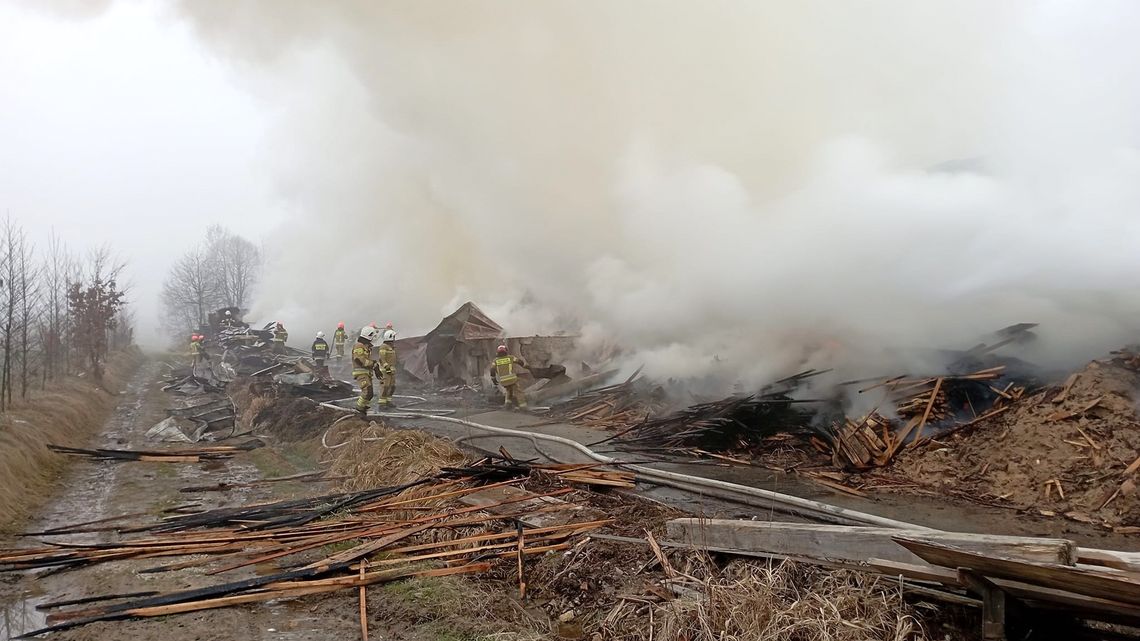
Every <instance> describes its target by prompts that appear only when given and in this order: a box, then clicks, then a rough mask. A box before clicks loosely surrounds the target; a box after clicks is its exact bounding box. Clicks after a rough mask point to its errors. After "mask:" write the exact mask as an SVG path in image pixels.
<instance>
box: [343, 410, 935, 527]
mask: <svg viewBox="0 0 1140 641" xmlns="http://www.w3.org/2000/svg"><path fill="white" fill-rule="evenodd" d="M342 409H343V408H342ZM385 416H387V417H390V418H401V419H410V418H418V419H426V420H432V421H444V422H447V423H455V424H457V425H463V426H466V427H471V428H474V429H477V430H481V431H484V432H488V433H491V434H502V435H504V436H514V437H518V438H524V439H528V440H530V441H531V443H532V444H534V445H537V443H536V440H541V441H547V442H551V443H557V444H559V445H563V446H566V447H569V448H572V449H574V450H577V451H578V452H580V453H582V454H583V455H585V456H587V457H588V458H590V459H591V460H594V461H596V462H598V463H602V464H605V465H613V466H616V467H620V468H623V469H626V470H629V471H631V472H634V473H635V474H637V475H639V476H641V477H642V478H644V479H646V480H648V481H651V482H653V483H656V484H658V485H664V486H667V487H673V488H676V489H680V490H685V491H688V492H697V493H701V494H706V495H709V496H715V497H718V498H726V499H728V500H732V501H736V502H742V503H746V504H750V505H756V504H757V502H759V504H760V505H762V506H763V507H768V508H773V509H777V510H779V511H781V512H787V513H791V514H799V515H804V516H810V517H811V518H814V519H816V520H820V521H825V522H829V523H838V524H843V525H851V524H857V525H871V526H878V527H888V528H895V529H908V530H930V529H932V528H927V527H923V526H920V525H915V524H913V523H907V522H905V521H896V520H894V519H889V518H886V517H882V516H876V515H874V514H868V513H866V512H859V511H857V510H849V509H847V508H843V507H839V506H837V505H830V504H827V503H821V502H819V501H812V500H811V499H804V498H800V497H798V496H792V495H789V494H782V493H780V492H773V491H771V490H765V489H761V488H758V487H749V486H747V485H740V484H737V483H729V482H727V481H719V480H716V479H710V478H704V477H700V476H692V475H690V474H680V473H677V472H669V471H666V470H658V469H654V468H651V467H645V466H643V465H633V464H629V463H623V462H621V461H619V460H617V459H613V458H610V457H608V456H604V455H602V454H598V453H597V452H594V451H593V450H591V449H590V448H588V447H586V446H585V445H583V444H581V443H579V442H577V441H574V440H571V439H568V438H563V437H561V436H554V435H551V434H539V433H537V432H527V431H524V430H513V429H508V428H505V427H495V426H492V425H483V424H482V423H476V422H474V421H468V420H466V419H461V418H452V417H450V416H438V415H434V414H425V413H420V412H390V413H387V414H385ZM742 498H743V499H750V500H742Z"/></svg>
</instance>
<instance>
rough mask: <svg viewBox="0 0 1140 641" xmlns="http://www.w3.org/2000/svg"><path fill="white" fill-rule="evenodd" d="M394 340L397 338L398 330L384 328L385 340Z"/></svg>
mask: <svg viewBox="0 0 1140 641" xmlns="http://www.w3.org/2000/svg"><path fill="white" fill-rule="evenodd" d="M394 340H396V330H394V329H386V330H384V342H385V343H387V342H388V341H394Z"/></svg>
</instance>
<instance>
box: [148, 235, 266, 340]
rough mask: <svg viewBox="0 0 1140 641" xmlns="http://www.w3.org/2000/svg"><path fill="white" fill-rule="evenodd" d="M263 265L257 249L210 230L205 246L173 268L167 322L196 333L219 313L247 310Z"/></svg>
mask: <svg viewBox="0 0 1140 641" xmlns="http://www.w3.org/2000/svg"><path fill="white" fill-rule="evenodd" d="M260 265H261V253H260V252H259V251H258V249H257V246H255V245H254V244H253V243H251V242H250V241H248V240H246V239H245V238H242V237H241V236H238V235H236V234H233V233H231V232H230V231H229V230H227V229H225V228H224V227H222V226H220V225H214V226H212V227H210V228H209V229H208V230H206V239H205V242H204V243H203V244H202V245H199V246H198V247H195V248H193V249H191V250H190V251H188V252H186V254H184V255H183V256H182V257H181V258H179V259H178V261H177V262H175V263H174V266H173V267H171V268H170V273H169V274H168V275H167V277H166V282H165V283H164V284H163V288H162V302H163V310H164V314H165V318H166V321H167V322H168V323H170V324H172V325H173V326H175V327H179V328H181V329H185V330H193V329H195V328H197V327H199V326H201V325H203V324H205V323H206V321H207V318H208V315H209V313H210V312H212V311H214V310H216V309H220V308H222V307H239V308H243V307H245V305H246V304H247V303H248V302H249V296H250V294H251V292H252V289H253V286H254V283H255V282H256V280H257V274H258V270H259V268H260Z"/></svg>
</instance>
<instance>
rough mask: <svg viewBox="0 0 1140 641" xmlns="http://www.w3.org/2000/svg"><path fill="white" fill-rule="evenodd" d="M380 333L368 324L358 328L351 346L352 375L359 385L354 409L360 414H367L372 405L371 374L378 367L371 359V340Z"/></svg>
mask: <svg viewBox="0 0 1140 641" xmlns="http://www.w3.org/2000/svg"><path fill="white" fill-rule="evenodd" d="M379 335H380V330H378V329H376V328H375V327H372V326H371V325H369V326H368V327H365V328H364V329H362V330H360V337H359V338H357V339H356V344H355V345H353V347H352V377H353V378H354V379H356V384H357V385H359V386H360V396H359V397H358V398H357V399H356V411H357V412H359V413H360V415H361V416H364V415H366V414H368V408H369V407H371V406H372V395H373V390H372V374H373V373H375V372H376V371H377V370H378V369H379V368H378V366H377V363H376V361H374V360H372V341H373V340H375V339H376V338H377V337H379Z"/></svg>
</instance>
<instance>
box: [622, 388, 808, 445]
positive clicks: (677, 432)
mask: <svg viewBox="0 0 1140 641" xmlns="http://www.w3.org/2000/svg"><path fill="white" fill-rule="evenodd" d="M823 373H824V372H823V371H818V370H808V371H806V372H801V373H799V374H796V375H794V376H790V377H788V378H785V379H782V380H779V381H776V382H775V383H772V384H770V385H767V386H765V387H764V388H763V389H762V390H760V391H759V392H758V393H756V394H750V395H747V396H730V397H728V398H724V399H721V400H719V401H712V402H709V403H699V404H697V405H692V406H690V407H687V408H685V409H683V410H680V411H677V412H674V413H672V414H669V415H667V416H663V417H661V418H657V419H652V420H647V421H644V422H642V423H639V424H637V425H634V426H633V427H631V428H629V429H627V430H626V431H625V432H624V433H622V434H621V435H620V437H619V438H618V439H617V440H618V443H619V444H620V446H621V447H622V448H623V449H628V450H637V451H668V452H672V453H678V454H693V453H698V454H703V453H706V451H708V450H712V451H726V450H742V451H747V450H750V449H752V448H754V447H755V446H757V445H760V444H761V443H762V442H763V441H764V440H765V439H766V438H768V437H772V436H774V435H777V434H783V433H800V434H803V435H804V437H805V439H806V438H807V436H808V434H809V433H810V432H811V425H812V421H813V417H814V414H815V412H814V411H813V410H811V409H805V407H808V406H810V405H812V404H814V403H818V402H819V401H818V400H816V399H796V398H792V394H793V393H794V392H795V391H796V390H797V389H799V387H800V385H801V384H803V383H804V381H806V380H808V379H810V378H812V377H814V376H818V375H819V374H823ZM695 450H699V451H695Z"/></svg>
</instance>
